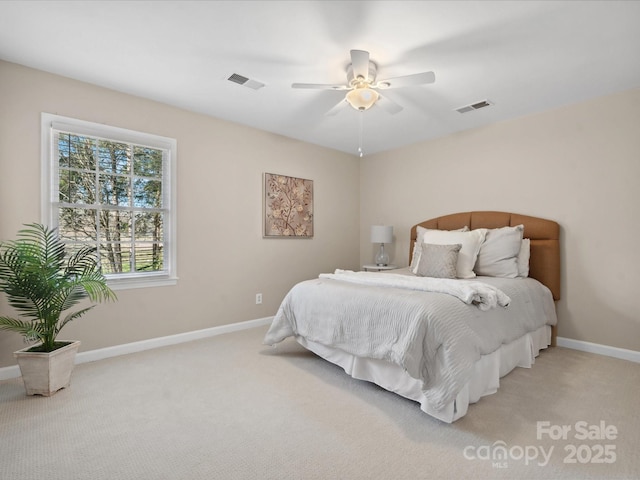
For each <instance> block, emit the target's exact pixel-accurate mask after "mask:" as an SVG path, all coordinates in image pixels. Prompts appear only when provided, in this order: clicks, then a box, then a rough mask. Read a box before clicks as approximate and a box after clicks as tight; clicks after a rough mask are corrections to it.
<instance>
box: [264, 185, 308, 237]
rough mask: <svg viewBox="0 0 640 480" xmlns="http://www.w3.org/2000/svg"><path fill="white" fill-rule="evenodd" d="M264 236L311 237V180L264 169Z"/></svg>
mask: <svg viewBox="0 0 640 480" xmlns="http://www.w3.org/2000/svg"><path fill="white" fill-rule="evenodd" d="M263 185H264V191H263V204H264V208H263V238H313V180H308V179H305V178H298V177H290V176H287V175H279V174H275V173H264V181H263Z"/></svg>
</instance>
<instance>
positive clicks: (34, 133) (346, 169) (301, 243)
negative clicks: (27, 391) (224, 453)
mask: <svg viewBox="0 0 640 480" xmlns="http://www.w3.org/2000/svg"><path fill="white" fill-rule="evenodd" d="M0 106H1V107H0V205H1V207H0V239H8V238H13V237H14V236H15V233H16V231H17V230H18V229H19V228H20V227H21V225H22V224H23V223H29V222H34V221H40V113H41V112H48V113H54V114H59V115H64V116H69V117H74V118H79V119H83V120H88V121H92V122H98V123H105V124H108V125H113V126H117V127H122V128H128V129H133V130H139V131H144V132H149V133H153V134H158V135H164V136H168V137H173V138H176V139H177V142H178V160H177V161H178V164H177V169H178V276H179V278H180V279H179V282H178V285H177V286H175V287H160V288H146V289H136V290H125V291H119V292H118V297H119V301H118V302H117V303H115V304H103V305H99V306H98V307H96V308H95V309H94V310H93V311H92V312H91V313H90V314H89V315H88V316H87V317H85V318H83V319H80V320H78V321H77V322H75V323H72V324H69V325H68V326H67V327H65V330H64V331H63V335H62V337H64V338H67V339H80V340H81V341H82V342H83V346H82V349H83V350H91V349H95V348H101V347H107V346H112V345H118V344H123V343H127V342H133V341H137V340H143V339H148V338H154V337H160V336H164V335H171V334H176V333H181V332H187V331H192V330H198V329H202V328H208V327H212V326H217V325H223V324H229V323H234V322H240V321H244V320H251V319H256V318H262V317H267V316H271V315H273V314H275V312H276V310H277V307H278V305H279V303H280V301H281V300H282V298H283V297H284V295H285V293H286V292H287V291H288V289H289V288H290V287H291V286H292V285H293V284H294V283H296V282H297V281H299V280H302V279H307V278H311V277H313V276H316V275H317V274H318V273H320V272H323V271H331V270H333V269H335V268H337V267H341V268H357V266H358V259H359V227H358V223H357V220H358V217H359V190H358V185H359V159H358V158H357V157H355V156H351V155H347V154H343V153H339V152H336V151H333V150H328V149H324V148H321V147H317V146H313V145H309V144H305V143H302V142H298V141H294V140H291V139H287V138H285V137H281V136H277V135H273V134H269V133H265V132H261V131H259V130H255V129H251V128H247V127H243V126H240V125H236V124H233V123H229V122H225V121H221V120H217V119H214V118H210V117H207V116H203V115H198V114H195V113H190V112H187V111H185V110H181V109H178V108H173V107H169V106H167V105H163V104H160V103H156V102H153V101H149V100H145V99H142V98H137V97H132V96H129V95H125V94H121V93H117V92H114V91H111V90H106V89H103V88H100V87H96V86H93V85H89V84H86V83H81V82H77V81H74V80H70V79H67V78H63V77H60V76H56V75H50V74H47V73H44V72H40V71H37V70H32V69H28V68H25V67H22V66H18V65H15V64H11V63H6V62H0ZM263 172H271V173H281V174H284V175H291V176H297V177H303V178H308V179H312V180H314V202H315V225H314V227H315V236H314V238H313V239H310V240H274V239H263V238H262V232H261V222H262V210H261V209H262V174H263ZM259 292H260V293H262V294H263V304H262V305H259V306H258V305H255V294H256V293H259ZM7 310H8V309H7V307H6V301H5V299H4V298H2V299H0V312H2V313H6V312H7ZM22 346H23V344H22V341H21V339H20V337H19V336H18V335H16V334H13V333H9V332H0V367H3V366H8V365H14V364H15V360H14V359H13V355H12V352H13V351H14V350H17V349H18V348H22Z"/></svg>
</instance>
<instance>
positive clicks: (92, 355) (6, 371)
mask: <svg viewBox="0 0 640 480" xmlns="http://www.w3.org/2000/svg"><path fill="white" fill-rule="evenodd" d="M272 320H273V317H265V318H258V319H256V320H248V321H246V322H239V323H231V324H229V325H220V326H218V327H211V328H205V329H203V330H195V331H192V332H186V333H178V334H176V335H169V336H166V337H158V338H150V339H149V340H141V341H139V342H132V343H125V344H123V345H115V346H113V347H106V348H98V349H96V350H88V351H86V352H80V353H78V355H77V356H76V361H75V363H76V365H78V364H81V363H87V362H95V361H96V360H103V359H105V358H110V357H117V356H119V355H126V354H128V353H135V352H142V351H144V350H151V349H152V348H159V347H166V346H168V345H176V344H178V343H184V342H191V341H193V340H200V339H202V338H208V337H215V336H216V335H222V334H224V333H231V332H237V331H238V330H246V329H249V328H254V327H259V326H262V325H268V324H270V323H271V321H272ZM19 376H20V367H18V365H13V366H11V367H3V368H0V380H8V379H10V378H18V377H19Z"/></svg>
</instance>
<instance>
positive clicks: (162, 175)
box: [42, 113, 176, 288]
mask: <svg viewBox="0 0 640 480" xmlns="http://www.w3.org/2000/svg"><path fill="white" fill-rule="evenodd" d="M42 142H43V143H42V152H43V154H42V157H43V158H42V166H43V205H42V210H43V222H44V223H45V224H47V225H49V226H51V227H57V228H58V232H59V234H60V237H61V239H62V240H63V241H64V242H65V243H66V244H67V246H68V247H69V248H70V249H71V250H73V248H74V246H76V247H79V246H81V245H86V244H91V245H95V247H96V249H97V252H98V255H99V258H100V264H101V265H102V271H103V273H104V274H105V276H106V277H107V279H108V281H109V284H110V285H111V286H112V288H135V287H146V286H151V285H171V284H175V283H176V265H175V259H176V255H175V252H176V242H175V234H176V232H175V174H174V172H175V158H176V141H175V140H174V139H171V138H166V137H160V136H157V135H150V134H147V133H140V132H135V131H131V130H125V129H122V128H116V127H109V126H105V125H101V124H96V123H90V122H85V121H81V120H76V119H72V118H67V117H60V116H57V115H51V114H46V113H43V114H42Z"/></svg>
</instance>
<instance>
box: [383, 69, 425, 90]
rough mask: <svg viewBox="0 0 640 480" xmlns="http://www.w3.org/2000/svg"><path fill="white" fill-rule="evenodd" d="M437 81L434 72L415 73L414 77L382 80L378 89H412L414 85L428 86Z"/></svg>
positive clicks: (407, 76) (405, 76)
mask: <svg viewBox="0 0 640 480" xmlns="http://www.w3.org/2000/svg"><path fill="white" fill-rule="evenodd" d="M435 81H436V75H435V73H433V72H423V73H414V74H413V75H404V76H402V77H395V78H387V79H386V80H380V81H379V82H377V83H376V88H398V87H411V86H414V85H427V84H429V83H433V82H435Z"/></svg>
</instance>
